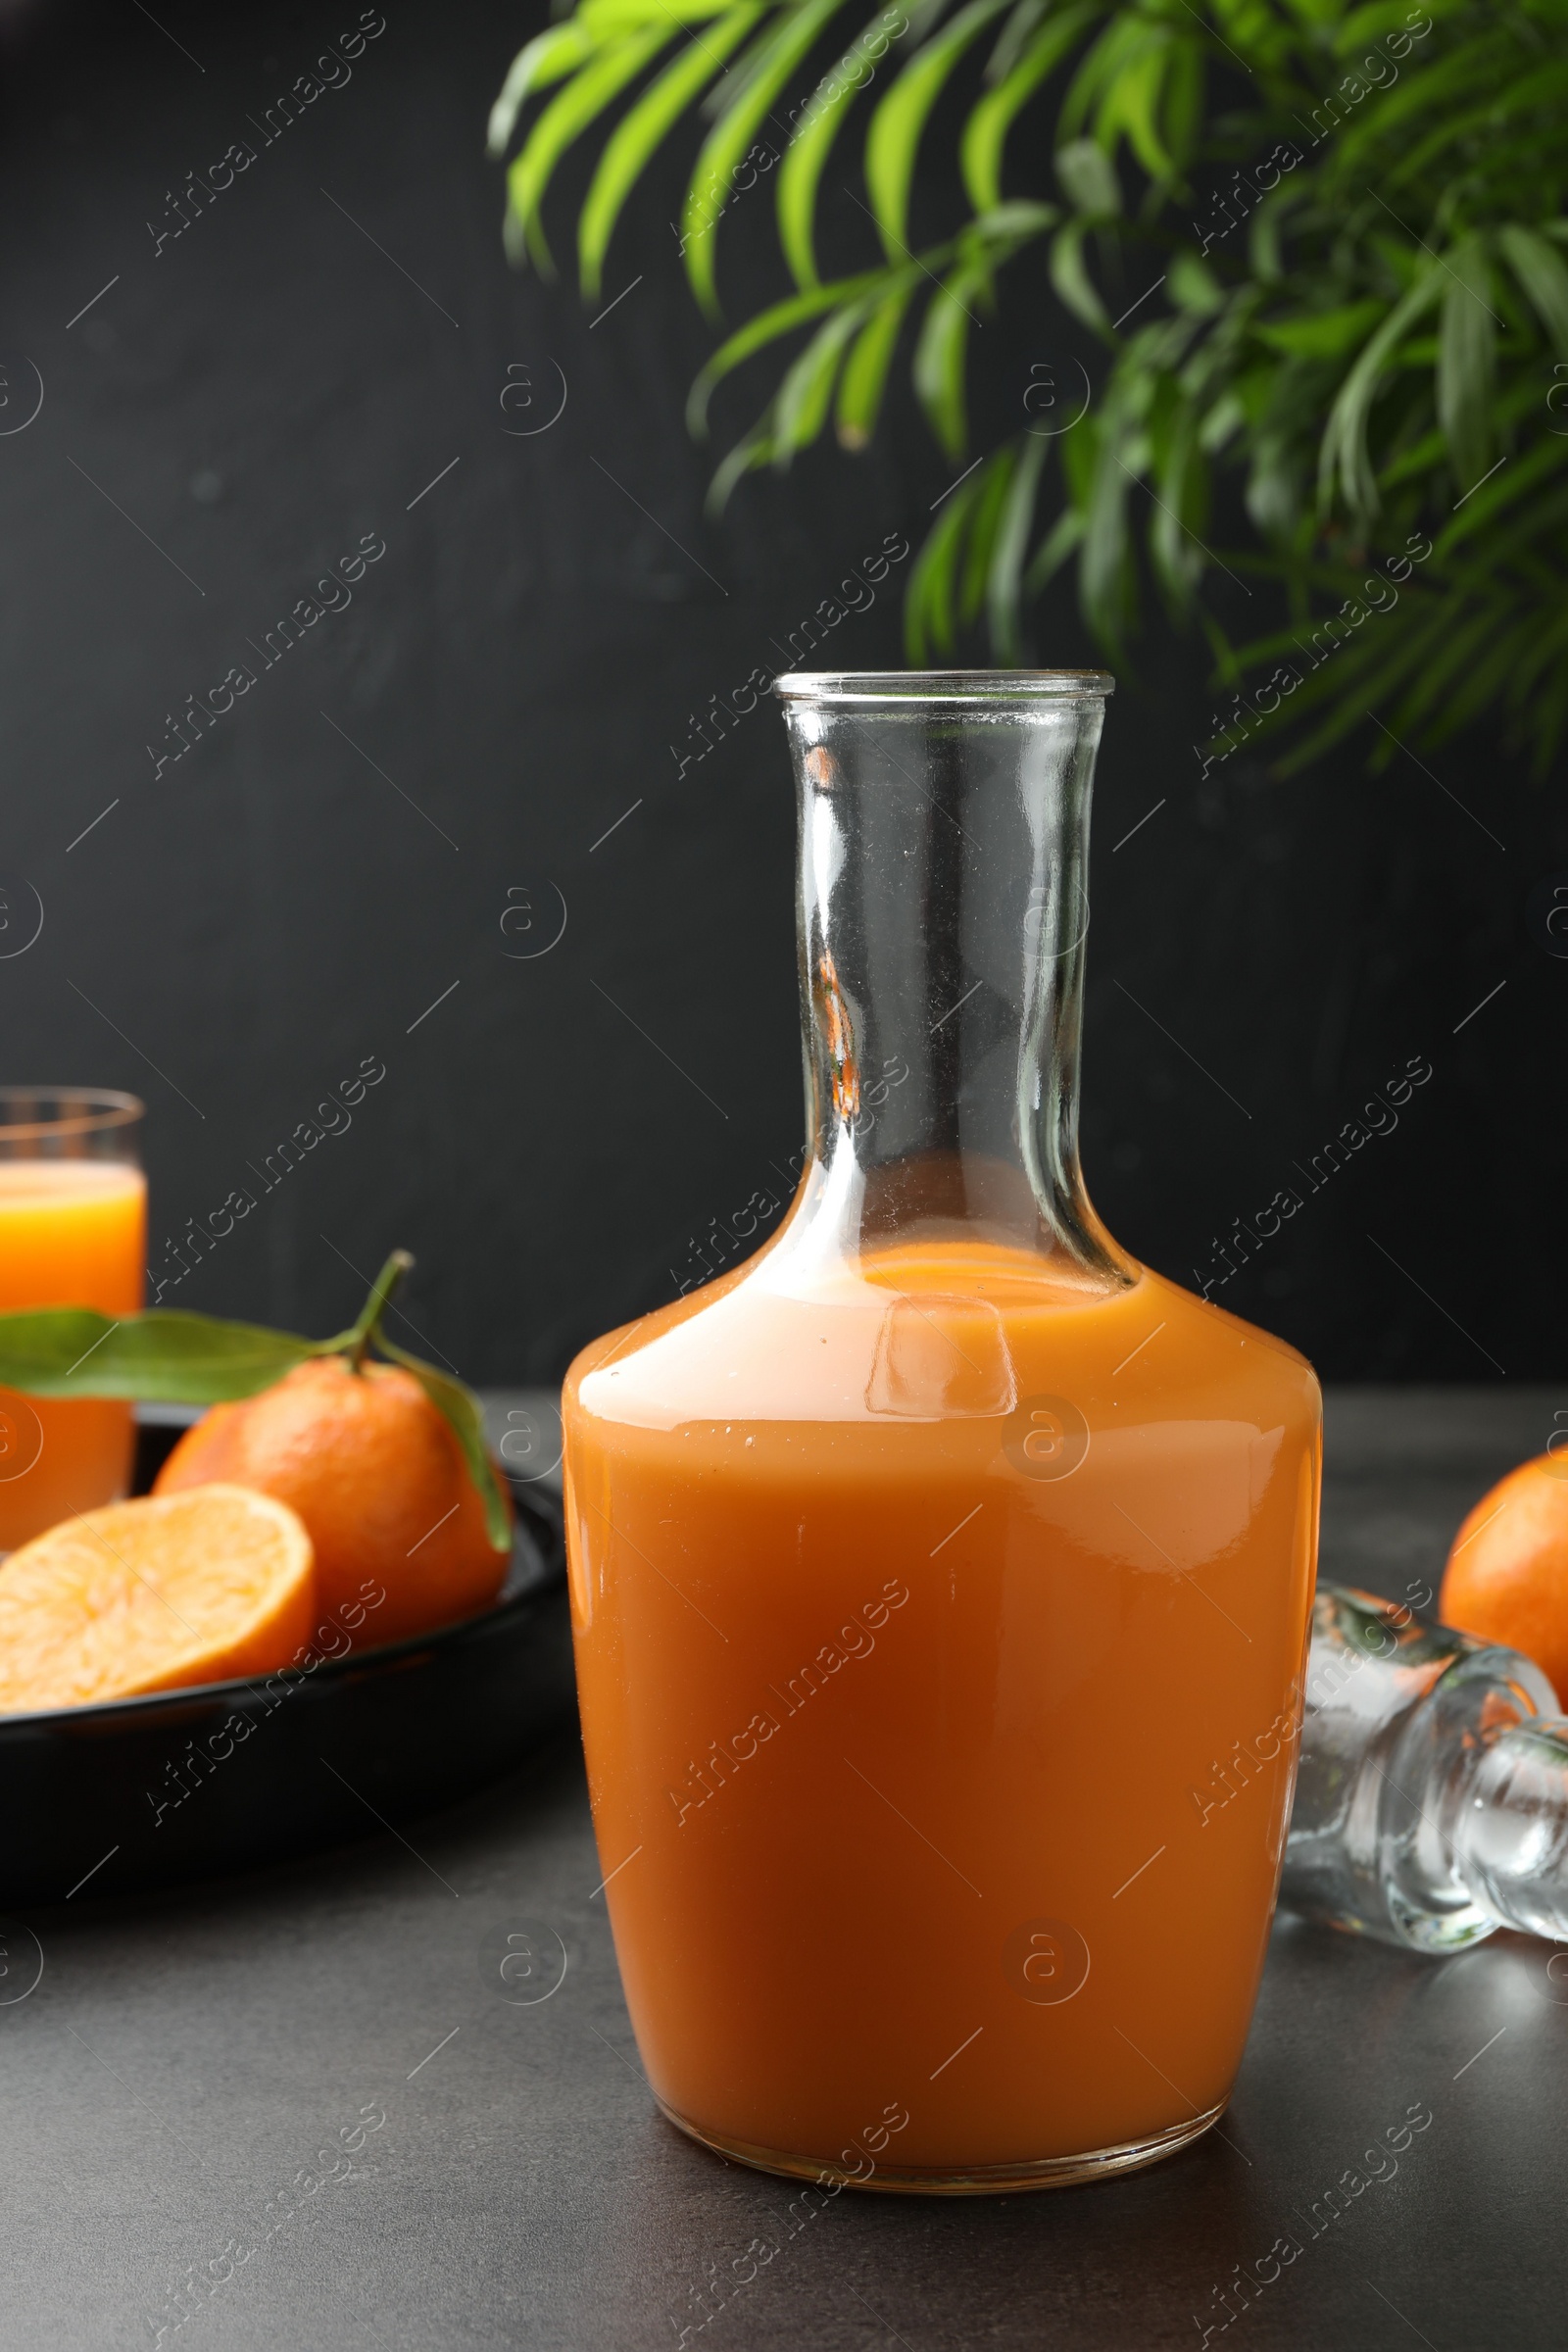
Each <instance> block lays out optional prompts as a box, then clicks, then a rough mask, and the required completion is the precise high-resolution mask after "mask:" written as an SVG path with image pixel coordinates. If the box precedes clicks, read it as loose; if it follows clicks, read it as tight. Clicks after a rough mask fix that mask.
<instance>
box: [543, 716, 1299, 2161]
mask: <svg viewBox="0 0 1568 2352" xmlns="http://www.w3.org/2000/svg"><path fill="white" fill-rule="evenodd" d="M1110 688H1111V681H1110V679H1109V678H1108V677H1106V676H1105V675H1103V673H1100V672H1094V671H1064V670H1040V671H1030V672H1020V673H1014V674H1007V673H992V672H975V673H966V672H961V671H953V672H943V673H934V674H933V673H925V674H910V673H889V674H878V675H860V676H855V675H840V676H807V675H800V676H790V677H785V678H781V679H780V680H779V681H778V692H779V694H780V695H781V697H782V698H783V702H784V708H785V714H786V717H787V720H788V726H789V734H790V742H791V747H792V751H793V756H794V762H795V771H796V779H797V784H798V790H799V806H800V907H799V972H800V1002H801V1013H802V1021H803V1027H804V1046H805V1065H806V1096H807V1103H806V1111H807V1116H806V1129H807V1142H806V1150H805V1152H804V1155H803V1159H802V1161H801V1163H800V1164H801V1166H802V1169H803V1172H802V1175H801V1180H800V1186H799V1190H798V1191H797V1193H796V1195H795V1198H794V1201H793V1203H791V1204H790V1205H789V1206H788V1209H787V1213H784V1212H785V1202H784V1200H783V1196H782V1194H781V1193H780V1194H777V1195H775V1194H772V1193H770V1191H769V1187H770V1185H771V1184H772V1182H773V1178H772V1176H770V1174H769V1171H768V1168H767V1167H766V1166H765V1165H764V1166H761V1167H760V1168H759V1170H758V1176H757V1187H758V1189H756V1190H754V1191H753V1192H752V1193H751V1197H750V1199H749V1201H747V1203H746V1206H745V1208H744V1210H740V1211H736V1212H734V1213H732V1215H731V1216H730V1217H729V1219H728V1221H727V1222H726V1221H725V1220H722V1219H718V1220H715V1231H719V1230H722V1231H725V1232H728V1231H729V1230H730V1228H731V1227H733V1231H734V1234H735V1236H736V1237H737V1246H738V1247H742V1248H743V1247H744V1246H745V1241H744V1237H746V1236H748V1235H755V1234H758V1233H759V1232H767V1233H768V1234H769V1237H770V1238H767V1239H766V1240H765V1241H764V1243H763V1246H762V1247H761V1248H760V1249H759V1250H757V1252H756V1254H755V1255H754V1256H752V1257H751V1258H750V1259H749V1260H748V1261H747V1262H746V1263H744V1264H740V1265H738V1266H734V1267H732V1268H731V1269H730V1270H729V1271H727V1272H725V1273H723V1274H721V1275H720V1276H719V1277H718V1278H717V1279H715V1280H713V1281H711V1282H710V1283H709V1284H708V1285H707V1286H706V1287H705V1288H703V1289H701V1290H698V1291H696V1292H694V1293H692V1294H691V1295H690V1296H687V1297H683V1298H681V1299H678V1300H677V1301H676V1302H675V1303H674V1304H672V1305H670V1306H667V1307H664V1308H662V1309H661V1310H660V1311H659V1312H657V1313H655V1314H652V1315H649V1316H646V1317H645V1318H644V1319H643V1320H642V1321H640V1322H638V1323H635V1324H632V1325H630V1326H628V1327H626V1328H625V1329H622V1330H619V1331H616V1332H613V1333H611V1334H610V1335H609V1336H608V1337H607V1338H606V1339H604V1340H601V1341H599V1342H597V1343H595V1344H594V1345H593V1346H591V1347H589V1348H586V1349H585V1350H584V1351H583V1353H582V1354H581V1355H580V1356H579V1357H578V1358H577V1361H576V1363H575V1364H574V1365H573V1367H572V1369H571V1372H570V1374H569V1376H568V1379H567V1384H566V1396H565V1430H566V1446H565V1493H566V1524H567V1543H568V1549H569V1559H570V1577H571V1597H572V1609H573V1627H574V1639H575V1644H576V1660H577V1676H578V1689H579V1693H580V1698H581V1707H582V1726H583V1738H584V1744H585V1748H586V1753H587V1762H588V1775H589V1785H590V1789H591V1792H592V1799H593V1807H594V1818H595V1826H596V1831H597V1835H598V1840H599V1852H600V1864H601V1868H602V1870H603V1871H604V1873H605V1877H606V1888H605V1891H606V1898H607V1901H608V1903H609V1906H610V1914H611V1919H612V1922H613V1931H614V1937H615V1948H616V1953H617V1956H618V1959H619V1963H620V1971H621V1978H622V1982H623V1985H624V1986H625V1992H626V1999H627V2003H628V2006H629V2008H630V2012H631V2018H632V2023H633V2025H634V2027H635V2030H636V2034H637V2039H638V2043H639V2046H640V2048H641V2051H642V2057H643V2063H644V2066H645V2068H646V2071H647V2075H648V2080H649V2082H650V2083H651V2084H652V2086H653V2090H654V2094H655V2096H656V2098H657V2099H658V2100H659V2102H660V2104H661V2106H662V2108H663V2110H664V2112H665V2114H666V2115H667V2116H668V2117H669V2118H670V2119H671V2120H672V2121H673V2122H674V2123H676V2124H678V2125H679V2126H680V2127H681V2128H682V2129H683V2130H685V2131H688V2132H690V2133H692V2134H693V2135H694V2136H695V2137H696V2138H698V2139H700V2140H703V2141H705V2142H707V2144H708V2145H710V2146H711V2147H713V2148H716V2149H718V2150H720V2151H721V2152H722V2153H723V2154H724V2155H725V2156H727V2157H730V2158H733V2159H736V2160H738V2161H740V2162H742V2163H747V2164H753V2165H757V2166H760V2167H762V2168H764V2169H766V2170H769V2171H773V2172H779V2173H785V2174H795V2175H807V2176H811V2177H813V2178H817V2179H830V2180H839V2181H858V2182H859V2183H861V2184H863V2185H865V2186H868V2187H872V2188H892V2189H915V2190H927V2191H947V2192H964V2191H970V2192H986V2191H994V2190H997V2189H1007V2188H1034V2187H1044V2186H1049V2185H1053V2184H1055V2183H1059V2182H1065V2181H1073V2180H1089V2179H1094V2178H1097V2177H1102V2176H1104V2175H1108V2174H1112V2173H1115V2172H1117V2171H1121V2170H1125V2169H1127V2168H1129V2167H1132V2166H1135V2165H1140V2164H1147V2163H1150V2162H1152V2161H1153V2160H1154V2159H1155V2158H1157V2157H1159V2156H1162V2155H1166V2154H1168V2153H1170V2152H1171V2151H1173V2150H1174V2149H1177V2148H1180V2147H1181V2146H1183V2145H1184V2144H1185V2143H1187V2142H1188V2141H1190V2140H1192V2139H1193V2138H1195V2137H1196V2136H1197V2135H1198V2134H1199V2133H1200V2132H1201V2131H1205V2130H1206V2129H1207V2128H1208V2127H1209V2126H1211V2125H1212V2124H1213V2123H1214V2122H1215V2120H1216V2118H1217V2117H1218V2116H1219V2115H1220V2114H1221V2113H1222V2111H1223V2109H1224V2106H1225V2103H1226V2101H1227V2099H1228V2098H1229V2096H1230V2092H1231V2087H1232V2084H1233V2082H1234V2081H1235V2077H1236V2073H1237V2069H1238V2066H1239V2064H1240V2061H1241V2055H1242V2048H1243V2044H1244V2042H1245V2039H1246V2036H1247V2031H1248V2025H1249V2021H1250V2016H1251V2011H1252V2005H1253V2001H1254V1998H1255V1995H1256V1990H1257V1984H1258V1979H1259V1975H1260V1973H1261V1969H1262V1964H1263V1953H1264V1944H1265V1940H1266V1937H1267V1934H1268V1928H1269V1922H1270V1917H1271V1914H1272V1911H1273V1906H1274V1898H1275V1893H1276V1889H1277V1886H1278V1879H1279V1869H1280V1859H1281V1853H1282V1849H1283V1844H1284V1838H1285V1832H1286V1825H1287V1822H1288V1819H1289V1814H1290V1803H1291V1793H1292V1785H1293V1780H1294V1773H1295V1758H1296V1752H1297V1749H1296V1741H1297V1735H1298V1731H1299V1722H1300V1704H1301V1675H1302V1670H1303V1661H1304V1656H1305V1645H1306V1638H1307V1616H1308V1606H1309V1601H1310V1597H1311V1592H1312V1582H1313V1569H1314V1557H1315V1550H1316V1531H1317V1496H1318V1467H1319V1425H1320V1412H1319V1397H1318V1388H1317V1382H1316V1380H1315V1379H1314V1377H1313V1374H1312V1371H1311V1368H1310V1366H1309V1365H1308V1364H1307V1363H1306V1362H1305V1361H1304V1360H1303V1359H1302V1357H1300V1356H1299V1355H1298V1354H1297V1353H1296V1351H1295V1350H1294V1349H1293V1348H1289V1347H1287V1346H1285V1345H1284V1344H1283V1343H1281V1342H1280V1341H1277V1340H1273V1339H1270V1338H1267V1337H1265V1336H1264V1334H1263V1333H1261V1332H1259V1331H1256V1330H1253V1329H1252V1328H1251V1327H1250V1325H1248V1324H1246V1323H1244V1322H1241V1321H1239V1320H1238V1319H1237V1318H1236V1317H1235V1316H1234V1315H1231V1314H1228V1313H1226V1312H1225V1311H1224V1310H1223V1309H1221V1308H1220V1307H1219V1306H1217V1305H1216V1304H1214V1303H1212V1302H1211V1301H1209V1300H1208V1299H1206V1298H1199V1297H1196V1296H1194V1295H1193V1294H1192V1293H1191V1292H1189V1291H1187V1290H1184V1289H1182V1288H1181V1287H1180V1286H1179V1285H1177V1284H1176V1283H1174V1282H1172V1281H1169V1280H1167V1279H1166V1278H1165V1277H1164V1276H1163V1275H1161V1274H1157V1273H1155V1272H1153V1271H1152V1269H1151V1268H1149V1267H1147V1266H1144V1265H1141V1264H1140V1263H1139V1262H1138V1260H1137V1259H1136V1258H1134V1257H1133V1256H1132V1255H1131V1254H1130V1253H1129V1252H1128V1251H1127V1250H1123V1249H1122V1248H1120V1247H1119V1246H1118V1245H1117V1244H1116V1243H1115V1242H1114V1241H1113V1240H1112V1239H1111V1238H1110V1236H1109V1234H1108V1233H1107V1232H1106V1231H1105V1228H1104V1227H1103V1225H1102V1223H1101V1222H1100V1219H1099V1218H1098V1217H1097V1216H1096V1214H1095V1211H1094V1209H1093V1207H1092V1206H1091V1204H1090V1201H1089V1197H1088V1194H1087V1192H1086V1190H1085V1187H1084V1180H1083V1176H1082V1173H1081V1171H1080V1168H1079V1160H1078V1052H1079V1032H1080V1018H1081V1010H1082V1002H1083V984H1084V956H1085V943H1086V935H1087V932H1088V927H1089V899H1088V895H1087V866H1088V825H1089V801H1090V786H1091V778H1092V774H1093V768H1094V761H1095V754H1096V749H1097V746H1098V743H1099V740H1100V733H1101V726H1102V721H1103V712H1104V708H1105V699H1106V696H1107V695H1108V694H1109V692H1110ZM694 1198H700V1190H699V1189H698V1188H697V1187H696V1186H694ZM1259 1223H1260V1225H1262V1224H1263V1223H1264V1221H1263V1220H1259ZM1278 1227H1279V1219H1278V1218H1277V1217H1276V1218H1275V1222H1274V1230H1275V1231H1277V1230H1278ZM1221 1784H1223V1786H1224V1787H1225V1788H1226V1789H1228V1790H1230V1791H1231V1795H1230V1799H1229V1801H1228V1802H1226V1803H1225V1804H1224V1805H1223V1806H1221V1805H1219V1804H1218V1803H1217V1802H1216V1801H1215V1796H1214V1790H1215V1789H1216V1787H1217V1786H1219V1785H1221Z"/></svg>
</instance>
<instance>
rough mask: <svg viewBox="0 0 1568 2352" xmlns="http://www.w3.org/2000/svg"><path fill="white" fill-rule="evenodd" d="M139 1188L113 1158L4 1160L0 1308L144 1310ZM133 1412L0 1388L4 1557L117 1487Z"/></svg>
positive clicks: (101, 1401) (143, 1194) (122, 1484)
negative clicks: (55, 1307)
mask: <svg viewBox="0 0 1568 2352" xmlns="http://www.w3.org/2000/svg"><path fill="white" fill-rule="evenodd" d="M146 1219H147V1186H146V1179H145V1178H144V1177H143V1175H142V1173H141V1170H140V1169H139V1168H135V1167H131V1166H128V1165H127V1164H126V1163H124V1162H123V1161H121V1160H102V1159H42V1158H40V1159H15V1160H0V1310H6V1311H9V1310H12V1309H15V1308H18V1307H25V1306H95V1307H97V1308H99V1309H100V1310H101V1312H103V1313H105V1314H110V1315H115V1314H131V1313H134V1312H135V1310H136V1309H137V1308H138V1307H139V1306H140V1305H141V1300H142V1268H143V1264H144V1261H145V1258H146V1248H145V1243H146ZM132 1438H133V1430H132V1421H131V1408H130V1406H129V1405H128V1404H119V1403H115V1402H113V1401H111V1400H108V1399H105V1398H101V1397H83V1398H82V1399H81V1400H80V1401H79V1402H76V1401H68V1400H65V1399H57V1398H55V1397H19V1396H18V1395H17V1394H16V1393H15V1392H14V1391H12V1390H0V1551H11V1550H14V1549H15V1548H16V1546H17V1545H18V1544H25V1542H26V1541H27V1539H28V1537H29V1536H35V1535H38V1534H40V1533H41V1531H42V1530H43V1529H44V1528H46V1527H53V1526H54V1525H55V1524H56V1522H57V1521H59V1520H61V1519H65V1518H68V1517H69V1516H70V1515H71V1514H72V1513H73V1512H74V1511H83V1510H90V1509H92V1508H94V1507H95V1506H96V1505H97V1504H99V1503H103V1502H111V1501H113V1500H114V1498H115V1497H116V1496H117V1495H123V1493H124V1492H125V1488H126V1484H127V1481H128V1479H129V1475H130V1455H131V1445H132Z"/></svg>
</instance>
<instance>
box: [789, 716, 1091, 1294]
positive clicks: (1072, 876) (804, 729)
mask: <svg viewBox="0 0 1568 2352" xmlns="http://www.w3.org/2000/svg"><path fill="white" fill-rule="evenodd" d="M1108 686H1109V680H1108V679H1106V678H1104V677H1103V675H1101V674H1100V673H1082V672H1060V671H1057V672H1052V671H1043V672H1033V673H1023V674H1021V675H1016V676H1008V675H1005V674H1002V673H961V672H949V673H937V674H930V673H927V674H923V675H922V674H918V673H906V674H895V675H889V676H886V677H874V676H860V677H806V676H801V677H786V678H782V679H780V681H779V692H780V694H781V696H782V697H783V699H784V702H785V707H786V713H787V717H788V721H789V730H790V740H791V747H792V752H793V756H794V760H795V769H796V778H797V784H798V788H799V796H800V798H799V808H800V909H799V951H800V986H801V1015H802V1033H803V1046H804V1056H805V1065H806V1103H807V1146H808V1153H809V1165H808V1172H807V1180H806V1185H805V1188H804V1196H803V1200H802V1204H801V1209H800V1211H799V1212H798V1214H797V1218H796V1220H795V1225H794V1230H793V1232H792V1235H791V1237H790V1247H791V1248H792V1250H802V1249H807V1250H810V1251H811V1252H812V1253H813V1254H816V1255H819V1256H820V1255H827V1256H834V1255H837V1256H839V1257H841V1258H845V1259H851V1260H853V1259H855V1258H858V1256H860V1255H862V1254H864V1253H867V1252H872V1251H875V1250H879V1249H885V1248H888V1247H890V1246H892V1245H894V1244H895V1243H897V1244H900V1245H903V1246H910V1245H914V1246H920V1245H923V1244H937V1245H939V1244H944V1243H953V1242H960V1241H961V1242H981V1243H985V1244H989V1245H991V1246H994V1247H1000V1248H1003V1249H1005V1250H1012V1251H1025V1252H1028V1253H1029V1254H1031V1255H1032V1256H1035V1257H1037V1258H1044V1259H1049V1260H1051V1261H1052V1262H1053V1266H1054V1270H1055V1271H1056V1272H1057V1273H1058V1274H1059V1275H1060V1276H1061V1277H1063V1278H1064V1279H1066V1280H1068V1281H1070V1282H1073V1283H1075V1284H1080V1285H1084V1286H1087V1287H1090V1288H1097V1287H1107V1286H1120V1285H1121V1284H1123V1283H1125V1282H1127V1281H1128V1280H1130V1279H1132V1278H1133V1269H1132V1267H1131V1266H1130V1264H1129V1261H1127V1260H1126V1259H1125V1258H1123V1256H1122V1255H1121V1253H1120V1252H1119V1251H1118V1250H1116V1248H1115V1246H1114V1244H1112V1243H1111V1241H1110V1239H1109V1237H1108V1236H1107V1235H1106V1233H1105V1232H1104V1229H1103V1227H1102V1225H1101V1224H1100V1222H1099V1220H1098V1218H1097V1217H1096V1215H1095V1213H1094V1210H1093V1208H1092V1207H1091V1205H1090V1202H1089V1198H1088V1195H1087V1193H1086V1191H1085V1188H1084V1182H1083V1176H1082V1172H1081V1169H1080V1166H1079V1159H1078V1061H1079V1040H1080V1034H1081V1029H1082V1015H1083V983H1084V957H1085V949H1086V941H1087V935H1088V928H1089V895H1088V888H1087V883H1088V843H1089V810H1090V797H1091V791H1092V785H1093V777H1094V763H1095V755H1096V751H1097V748H1098V745H1099V741H1100V732H1101V725H1102V720H1103V710H1104V696H1105V693H1106V691H1107V690H1108Z"/></svg>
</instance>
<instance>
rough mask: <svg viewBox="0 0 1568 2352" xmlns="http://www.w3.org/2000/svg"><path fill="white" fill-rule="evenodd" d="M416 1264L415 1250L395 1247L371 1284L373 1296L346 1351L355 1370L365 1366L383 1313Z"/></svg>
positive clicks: (356, 1326)
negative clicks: (404, 1278) (366, 1357)
mask: <svg viewBox="0 0 1568 2352" xmlns="http://www.w3.org/2000/svg"><path fill="white" fill-rule="evenodd" d="M413 1264H414V1257H413V1254H412V1252H411V1251H409V1250H393V1252H392V1254H391V1256H390V1257H389V1258H388V1259H387V1261H386V1264H385V1265H384V1266H383V1267H382V1268H381V1271H380V1273H379V1274H378V1275H377V1276H376V1278H375V1280H374V1282H373V1283H372V1284H371V1285H370V1296H369V1297H368V1299H367V1300H366V1301H365V1305H364V1308H363V1310H362V1311H361V1314H360V1319H359V1321H358V1322H357V1323H356V1324H355V1326H354V1329H353V1330H352V1331H351V1332H350V1333H349V1344H348V1348H347V1351H346V1352H347V1354H348V1359H349V1368H350V1370H351V1371H354V1372H359V1371H362V1370H363V1369H364V1365H365V1351H366V1349H367V1348H368V1347H369V1345H370V1342H371V1341H372V1340H373V1339H377V1338H378V1337H379V1336H380V1327H381V1317H382V1316H383V1315H384V1314H385V1312H386V1310H387V1308H388V1306H390V1304H391V1303H392V1297H393V1294H394V1292H395V1291H396V1290H397V1287H398V1285H399V1283H400V1282H401V1281H402V1280H403V1277H404V1275H405V1274H407V1273H408V1271H409V1269H410V1268H411V1266H412V1265H413Z"/></svg>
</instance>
